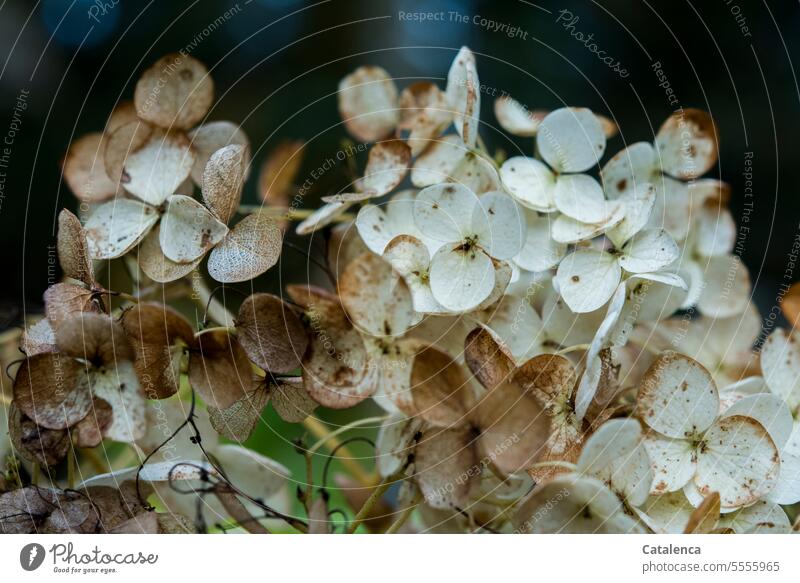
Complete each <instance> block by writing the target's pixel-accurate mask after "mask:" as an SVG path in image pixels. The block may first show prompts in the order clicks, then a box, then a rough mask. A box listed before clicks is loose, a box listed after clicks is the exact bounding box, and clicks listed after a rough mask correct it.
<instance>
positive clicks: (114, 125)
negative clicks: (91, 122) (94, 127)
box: [103, 99, 139, 136]
mask: <svg viewBox="0 0 800 583" xmlns="http://www.w3.org/2000/svg"><path fill="white" fill-rule="evenodd" d="M137 119H139V116H138V115H136V106H135V105H134V104H133V101H132V100H130V99H126V100H124V101H120V102H119V103H118V104H117V106H116V107H115V108H114V110H113V111H112V112H111V115H109V116H108V120H107V121H106V127H105V129H104V130H103V133H104V134H106V135H107V136H110V135H111V134H113V133H114V132H115V131H117V129H118V128H120V127H122V126H124V125H125V124H126V123H130V122H132V121H136V120H137Z"/></svg>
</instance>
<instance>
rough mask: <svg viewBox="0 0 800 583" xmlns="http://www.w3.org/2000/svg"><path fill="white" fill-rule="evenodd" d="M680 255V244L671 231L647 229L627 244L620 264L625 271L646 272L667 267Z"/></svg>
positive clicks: (620, 258) (623, 249)
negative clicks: (670, 233) (671, 234)
mask: <svg viewBox="0 0 800 583" xmlns="http://www.w3.org/2000/svg"><path fill="white" fill-rule="evenodd" d="M679 255H680V250H679V249H678V245H677V244H676V243H675V241H674V240H673V238H672V237H670V235H669V233H667V232H666V231H661V230H658V229H646V230H644V231H641V232H639V233H638V234H637V235H634V237H633V238H632V239H631V240H630V241H628V242H627V243H626V244H625V246H624V247H623V248H622V255H620V257H619V264H620V266H622V268H623V269H624V270H625V271H629V272H631V273H645V272H648V271H658V270H659V269H661V268H663V267H666V266H667V265H669V264H670V263H672V262H673V261H675V260H676V259H677V258H678V256H679Z"/></svg>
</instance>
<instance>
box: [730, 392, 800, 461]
mask: <svg viewBox="0 0 800 583" xmlns="http://www.w3.org/2000/svg"><path fill="white" fill-rule="evenodd" d="M731 415H744V416H745V417H751V418H753V419H755V420H756V421H758V422H759V423H760V424H761V425H762V426H763V427H764V429H766V430H767V433H769V436H770V437H771V438H772V441H773V442H774V443H775V446H776V447H777V448H778V449H783V446H784V445H786V442H787V441H789V436H790V435H791V434H792V425H793V423H792V414H791V412H790V411H789V408H788V407H787V406H786V404H785V403H784V402H783V401H782V400H781V399H779V398H778V397H776V396H775V395H770V394H768V393H761V394H757V395H748V396H746V397H742V398H741V399H739V400H738V401H736V402H735V403H733V404H732V405H731V406H730V407H728V408H727V409H726V410H725V414H724V417H730V416H731Z"/></svg>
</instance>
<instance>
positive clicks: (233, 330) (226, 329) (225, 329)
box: [194, 326, 236, 338]
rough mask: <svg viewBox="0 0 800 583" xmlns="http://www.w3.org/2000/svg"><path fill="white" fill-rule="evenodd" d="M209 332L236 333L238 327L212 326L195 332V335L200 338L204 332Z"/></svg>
mask: <svg viewBox="0 0 800 583" xmlns="http://www.w3.org/2000/svg"><path fill="white" fill-rule="evenodd" d="M209 332H227V333H228V334H234V333H236V328H235V327H234V326H212V327H211V328H205V329H203V330H200V331H199V332H195V334H194V337H195V338H199V337H200V336H202V335H203V334H208V333H209Z"/></svg>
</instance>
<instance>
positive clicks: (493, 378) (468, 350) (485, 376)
mask: <svg viewBox="0 0 800 583" xmlns="http://www.w3.org/2000/svg"><path fill="white" fill-rule="evenodd" d="M464 358H465V360H466V362H467V366H468V367H469V369H470V370H471V371H472V374H474V375H475V377H476V378H477V379H478V381H480V383H481V384H482V385H483V386H484V387H486V388H487V389H493V388H495V387H497V386H499V385H500V384H502V383H504V382H506V381H507V380H509V378H510V377H511V376H512V375H513V374H514V371H515V369H516V366H515V364H514V357H513V355H512V354H511V353H510V352H509V350H508V348H507V347H506V346H505V345H504V344H503V343H502V342H500V341H499V340H498V339H497V338H496V337H495V336H494V335H493V334H492V332H491V331H490V330H489V329H487V328H485V327H479V328H475V329H474V330H473V331H472V332H470V333H469V334H468V335H467V338H466V340H465V347H464Z"/></svg>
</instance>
